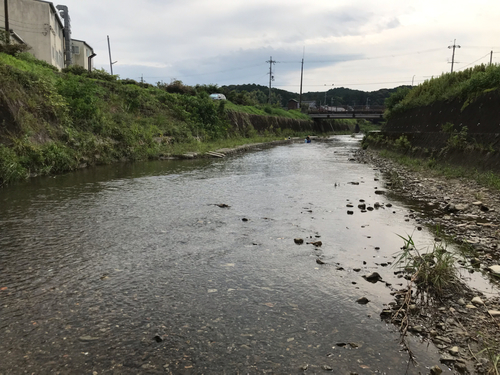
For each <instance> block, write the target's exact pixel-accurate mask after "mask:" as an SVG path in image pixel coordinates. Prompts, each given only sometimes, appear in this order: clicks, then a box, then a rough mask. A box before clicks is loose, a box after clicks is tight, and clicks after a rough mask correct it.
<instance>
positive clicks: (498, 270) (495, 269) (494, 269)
mask: <svg viewBox="0 0 500 375" xmlns="http://www.w3.org/2000/svg"><path fill="white" fill-rule="evenodd" d="M488 269H489V270H490V272H491V273H492V274H494V275H495V276H500V265H494V266H489V267H488Z"/></svg>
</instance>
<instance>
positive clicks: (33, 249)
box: [0, 136, 439, 375]
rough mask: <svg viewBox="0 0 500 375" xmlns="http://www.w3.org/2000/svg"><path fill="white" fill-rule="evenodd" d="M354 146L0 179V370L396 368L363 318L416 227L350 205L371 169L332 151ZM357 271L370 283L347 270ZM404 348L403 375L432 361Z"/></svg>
mask: <svg viewBox="0 0 500 375" xmlns="http://www.w3.org/2000/svg"><path fill="white" fill-rule="evenodd" d="M358 142H359V138H353V137H349V136H340V137H335V138H334V139H332V140H331V141H330V142H317V143H312V144H302V143H297V144H291V145H286V146H278V147H274V148H265V149H263V150H256V151H253V152H249V153H246V154H241V155H238V156H234V157H228V158H224V159H211V160H194V161H193V160H189V161H161V162H148V163H136V164H123V165H118V166H117V165H113V166H107V167H102V168H95V169H91V170H85V171H80V172H77V173H71V174H68V175H64V176H57V177H56V178H39V179H33V180H31V181H29V182H27V183H25V184H20V185H16V186H13V187H9V188H5V189H2V190H1V191H0V289H1V290H0V335H1V339H0V353H2V358H1V359H0V374H21V373H30V374H31V373H34V374H56V373H61V374H105V373H112V374H142V373H144V374H150V373H153V374H154V373H160V374H161V373H172V374H258V373H269V374H298V373H302V372H303V371H302V370H301V369H300V368H301V367H302V366H304V365H306V364H307V365H308V369H307V372H306V373H308V374H315V373H325V372H326V371H325V369H324V368H325V367H323V366H329V367H330V368H331V369H332V370H331V371H330V373H334V374H349V373H350V372H351V371H352V372H356V373H358V374H374V373H377V374H395V375H401V374H404V373H405V371H406V370H407V366H408V365H407V360H408V356H407V354H406V353H404V352H401V347H400V345H399V335H398V333H397V332H396V331H395V329H394V327H392V326H390V325H386V324H385V323H384V322H383V321H381V320H380V317H379V314H380V311H381V310H382V308H383V307H384V304H387V303H389V302H390V301H392V297H391V295H390V294H389V293H390V291H391V290H390V288H389V287H388V286H387V285H386V283H390V284H392V285H393V287H397V288H399V287H401V286H400V285H404V284H403V282H404V279H398V278H397V276H396V275H394V271H395V269H394V268H391V266H390V265H388V266H384V264H385V263H388V262H389V263H390V262H392V261H393V255H394V253H395V252H396V251H397V250H398V249H399V248H400V247H401V246H402V245H403V243H402V240H401V239H400V238H399V237H398V235H403V236H404V235H407V234H412V235H414V238H415V240H416V241H418V242H419V243H423V244H425V243H430V241H431V239H432V236H431V235H430V234H429V233H427V232H426V231H425V230H423V231H416V229H415V223H412V222H407V221H405V219H406V217H405V215H407V214H408V208H407V207H405V206H404V205H403V204H402V203H398V202H391V203H392V204H393V207H391V208H380V209H376V210H373V211H368V212H366V213H361V211H360V210H359V209H358V208H357V206H358V204H359V200H360V199H363V200H365V201H366V203H367V204H370V205H373V204H374V203H375V202H377V201H378V202H380V203H388V202H389V200H388V197H387V196H385V195H376V194H375V190H376V189H377V188H378V189H381V188H383V176H380V175H379V173H378V171H376V170H373V169H372V168H371V167H370V166H368V165H361V164H357V163H355V162H352V161H349V158H350V155H351V153H352V152H353V151H354V150H355V149H356V148H357V147H358ZM376 179H380V180H379V181H376ZM350 182H356V183H359V184H357V185H356V184H350ZM348 203H352V204H353V205H354V208H347V207H346V205H347V204H348ZM217 204H227V205H229V206H230V207H227V208H221V207H219V206H217ZM347 210H353V211H354V214H353V215H348V214H347ZM294 238H303V239H305V242H309V241H314V240H320V241H322V243H323V245H322V246H321V247H318V248H316V247H315V246H313V245H311V244H306V243H304V244H303V245H296V244H295V243H294ZM317 259H321V260H322V261H323V262H325V263H326V264H318V263H317V262H316V260H317ZM356 269H360V270H356ZM373 271H376V272H378V273H380V274H381V276H382V278H383V280H384V282H378V283H376V284H372V283H369V282H367V281H365V280H364V279H363V278H362V275H365V274H368V273H371V272H373ZM360 297H366V298H368V300H369V301H370V302H369V303H368V304H358V303H356V300H357V299H359V298H360ZM339 344H343V345H339ZM410 344H411V347H412V350H413V351H414V354H415V355H416V357H417V360H418V362H419V364H418V365H417V366H416V367H414V366H412V365H411V366H410V367H409V368H408V373H409V374H418V373H419V372H421V373H422V374H426V373H428V370H426V367H427V368H428V367H429V366H433V365H435V364H438V362H439V356H438V354H437V352H436V350H435V348H434V347H433V345H432V344H431V345H427V343H423V344H420V343H419V342H418V341H417V340H411V341H410Z"/></svg>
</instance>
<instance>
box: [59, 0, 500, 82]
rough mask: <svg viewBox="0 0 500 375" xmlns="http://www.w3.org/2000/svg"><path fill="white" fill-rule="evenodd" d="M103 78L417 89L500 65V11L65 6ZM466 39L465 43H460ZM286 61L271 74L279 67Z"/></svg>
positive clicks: (431, 6) (387, 5)
mask: <svg viewBox="0 0 500 375" xmlns="http://www.w3.org/2000/svg"><path fill="white" fill-rule="evenodd" d="M54 4H55V5H58V4H62V5H66V6H68V8H69V14H70V17H71V26H72V35H71V36H72V38H74V39H80V40H84V41H86V42H87V43H88V44H89V45H90V46H92V47H93V49H94V51H95V53H97V56H96V57H95V58H94V67H95V68H98V69H101V68H102V69H104V70H106V71H108V72H110V57H109V52H108V38H107V37H108V36H109V41H110V46H111V55H112V61H113V62H114V61H116V63H114V64H113V73H114V74H117V75H119V76H120V78H122V79H125V78H131V79H134V80H137V81H140V80H141V79H144V81H145V82H149V83H153V84H155V83H157V82H164V83H170V82H171V81H172V80H180V81H182V82H183V83H184V84H187V85H196V84H216V85H218V86H224V85H231V84H249V83H250V84H251V83H255V84H259V85H265V86H268V85H269V77H270V74H269V73H270V67H272V76H273V78H274V80H273V81H272V87H277V88H280V89H284V90H288V91H292V92H299V90H300V76H301V62H302V59H303V60H304V76H303V89H302V90H303V92H308V91H326V90H328V89H331V88H335V87H347V88H351V89H356V90H363V91H376V90H379V89H381V88H393V87H397V86H400V85H411V84H412V83H413V84H414V85H417V84H419V83H421V82H423V81H425V80H427V79H430V78H432V77H437V76H440V75H441V74H442V73H445V72H449V71H450V69H451V60H452V53H453V48H449V47H451V46H453V45H456V46H460V48H458V47H456V48H455V64H454V67H453V69H454V71H458V70H463V69H466V68H468V67H471V66H474V65H475V64H480V63H489V61H490V53H491V51H493V55H492V60H493V63H500V37H499V35H500V1H499V0H475V1H470V0H454V1H448V0H432V1H431V0H377V1H373V0H316V1H305V0H286V1H285V0H141V1H139V0H85V1H82V0H61V2H57V1H54ZM455 40H456V42H455ZM271 60H272V61H275V63H273V64H270V63H269V61H271Z"/></svg>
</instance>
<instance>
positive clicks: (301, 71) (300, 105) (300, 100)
mask: <svg viewBox="0 0 500 375" xmlns="http://www.w3.org/2000/svg"><path fill="white" fill-rule="evenodd" d="M303 79H304V58H303V57H302V67H301V68H300V93H299V109H300V110H302V80H303Z"/></svg>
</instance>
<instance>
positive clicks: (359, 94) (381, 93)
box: [220, 84, 409, 106]
mask: <svg viewBox="0 0 500 375" xmlns="http://www.w3.org/2000/svg"><path fill="white" fill-rule="evenodd" d="M400 87H404V86H400ZM408 87H409V86H408ZM220 89H221V91H222V92H223V93H225V94H226V96H228V99H229V100H231V96H233V97H234V96H235V95H236V94H240V95H239V96H240V97H241V98H243V97H244V96H249V97H252V98H253V99H254V100H257V101H258V103H262V104H263V103H267V101H268V97H269V87H266V86H262V85H256V84H247V85H229V86H222V87H220ZM398 89H399V87H396V88H393V89H380V90H377V91H360V90H352V89H348V88H345V87H336V88H333V89H330V90H328V91H327V92H326V104H328V105H333V106H337V105H366V104H369V105H384V101H385V99H386V98H388V97H389V96H390V95H391V94H392V93H394V92H396V91H397V90H398ZM231 93H232V95H231ZM290 99H295V100H299V94H297V93H294V92H290V91H286V90H281V89H277V88H272V89H271V101H272V103H273V104H275V103H278V102H279V104H280V105H282V106H286V103H287V102H288V101H289V100H290ZM302 101H303V102H305V101H314V102H316V103H321V105H324V104H325V92H324V91H316V92H313V91H310V92H306V93H302ZM241 104H243V103H241Z"/></svg>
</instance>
